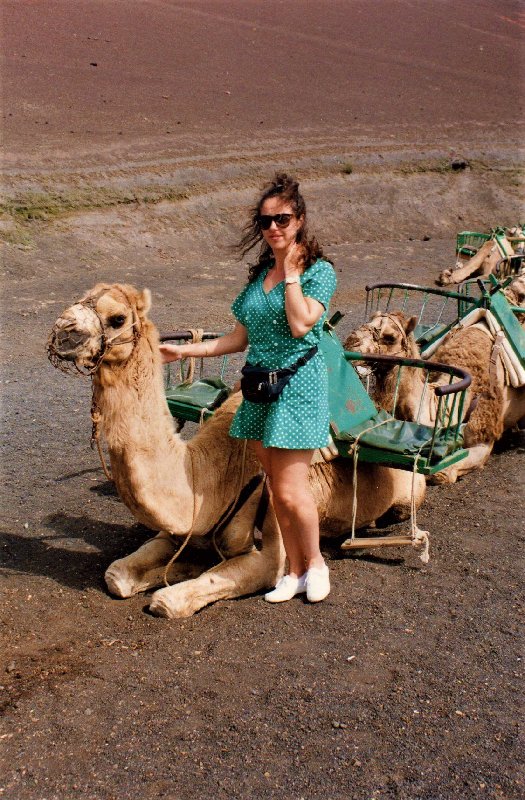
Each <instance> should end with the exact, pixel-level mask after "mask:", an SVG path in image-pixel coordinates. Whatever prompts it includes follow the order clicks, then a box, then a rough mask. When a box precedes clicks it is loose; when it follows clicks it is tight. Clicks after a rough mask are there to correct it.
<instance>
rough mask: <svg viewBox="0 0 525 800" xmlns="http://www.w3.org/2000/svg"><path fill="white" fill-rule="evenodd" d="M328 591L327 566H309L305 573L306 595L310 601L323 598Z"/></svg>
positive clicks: (316, 601) (317, 600)
mask: <svg viewBox="0 0 525 800" xmlns="http://www.w3.org/2000/svg"><path fill="white" fill-rule="evenodd" d="M329 593H330V578H329V572H328V567H327V566H326V564H323V566H322V567H310V569H309V570H308V572H307V573H306V597H307V599H308V600H309V601H310V603H318V602H319V601H320V600H324V599H325V597H327V596H328V594H329Z"/></svg>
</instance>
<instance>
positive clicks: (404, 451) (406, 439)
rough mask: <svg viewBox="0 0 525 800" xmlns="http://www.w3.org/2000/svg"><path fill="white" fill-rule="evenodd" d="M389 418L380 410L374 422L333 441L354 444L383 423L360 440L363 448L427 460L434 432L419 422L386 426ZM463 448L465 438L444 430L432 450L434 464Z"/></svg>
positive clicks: (392, 421)
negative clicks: (337, 440)
mask: <svg viewBox="0 0 525 800" xmlns="http://www.w3.org/2000/svg"><path fill="white" fill-rule="evenodd" d="M389 416H390V414H387V412H386V411H383V410H381V411H379V412H378V414H377V416H376V417H374V419H371V420H367V421H365V422H362V423H360V424H359V425H355V426H353V427H352V428H351V429H350V430H346V431H339V432H338V434H337V437H335V436H334V438H337V439H340V440H342V441H345V442H351V443H352V442H355V440H356V439H357V437H358V436H359V434H361V433H362V432H363V431H364V430H366V429H367V428H370V427H371V426H372V425H376V424H377V423H379V422H383V424H382V425H381V426H380V427H378V428H374V429H373V430H370V431H367V432H366V433H364V434H363V435H362V436H360V438H359V444H360V445H363V447H372V448H376V449H378V450H382V451H386V452H389V453H398V454H400V455H408V456H415V455H417V454H418V453H419V454H420V455H421V456H423V457H424V458H428V457H429V456H430V443H431V441H432V435H433V432H434V429H433V428H430V427H429V426H428V425H420V424H419V423H417V422H406V421H404V420H397V419H395V420H389V421H388V422H384V420H387V419H388V417H389ZM462 444H463V437H462V435H461V434H459V435H458V437H457V438H456V439H455V438H454V435H453V432H452V431H448V432H446V431H445V430H443V431H441V432H438V434H437V435H436V438H435V440H434V447H433V448H432V454H431V461H432V462H435V461H439V460H441V459H443V458H445V456H447V455H449V454H450V453H453V452H454V451H455V450H457V449H459V448H460V447H461V446H462Z"/></svg>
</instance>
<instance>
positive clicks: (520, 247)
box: [436, 227, 525, 286]
mask: <svg viewBox="0 0 525 800" xmlns="http://www.w3.org/2000/svg"><path fill="white" fill-rule="evenodd" d="M524 248H525V239H524V238H523V231H522V229H521V228H519V227H515V228H509V229H508V230H506V231H505V234H504V235H501V236H498V238H497V239H496V238H495V237H494V236H493V237H492V238H491V239H488V240H487V241H486V242H485V243H484V244H483V245H482V246H481V247H480V248H479V250H478V252H477V253H476V254H475V255H474V256H472V257H471V258H469V259H468V261H467V262H466V263H465V262H464V261H463V260H461V258H459V259H458V261H457V262H456V267H455V269H445V270H443V271H442V272H441V273H440V274H439V276H438V278H437V280H436V283H437V285H438V286H448V285H449V284H451V283H461V282H462V281H466V280H467V279H468V278H473V277H480V278H486V277H487V275H490V274H491V273H495V272H496V267H497V265H498V264H499V262H500V261H501V259H510V257H511V256H514V255H523V252H524Z"/></svg>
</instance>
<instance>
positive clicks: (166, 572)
mask: <svg viewBox="0 0 525 800" xmlns="http://www.w3.org/2000/svg"><path fill="white" fill-rule="evenodd" d="M247 444H248V441H247V439H244V442H243V449H242V468H241V479H240V481H239V489H238V491H237V496H236V498H235V501H234V503H233V505H235V504H236V503H237V501H238V499H239V497H240V494H241V491H242V487H243V485H244V474H245V467H246V446H247ZM188 453H189V456H190V464H191V482H192V485H193V516H192V521H191V527H190V529H189V531H188V533H187V534H186V537H185V539H184V541H183V543H182V544H181V546H180V547H179V549H178V550H177V551H176V552H175V553H174V554H173V556H172V557H171V558H170V560H169V561H168V563H167V564H166V566H165V568H164V575H163V581H164V586H170V585H171V584H170V583H169V581H168V570H169V569H170V567H171V566H172V564H173V563H174V561H176V560H177V558H178V557H179V556H180V554H181V553H182V551H183V550H184V548H185V547H186V545H187V544H188V542H189V540H190V539H191V537H192V535H193V528H194V526H195V519H196V509H197V498H196V492H195V481H194V475H195V473H194V468H193V458H192V455H191V449H190V448H188ZM171 535H172V534H171ZM212 544H213V547H214V548H215V551H216V552H217V554H218V555H219V558H220V559H221V563H222V562H224V561H226V556H224V555H223V554H222V552H221V550H220V548H219V545H218V544H217V542H216V540H215V530H214V531H213V536H212ZM220 566H221V564H216V565H215V566H214V567H211V568H210V569H208V570H206V571H207V572H212V571H213V570H214V569H217V568H218V567H220Z"/></svg>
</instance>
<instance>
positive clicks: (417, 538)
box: [350, 417, 430, 564]
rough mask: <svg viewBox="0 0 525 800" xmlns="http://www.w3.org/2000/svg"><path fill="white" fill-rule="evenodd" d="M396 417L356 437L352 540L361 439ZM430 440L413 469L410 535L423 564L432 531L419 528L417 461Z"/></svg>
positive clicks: (425, 561) (379, 423)
mask: <svg viewBox="0 0 525 800" xmlns="http://www.w3.org/2000/svg"><path fill="white" fill-rule="evenodd" d="M393 419H395V417H388V418H387V419H384V420H381V422H377V423H376V424H375V425H371V426H370V427H369V428H365V430H364V431H361V433H359V434H358V435H357V437H356V439H355V442H354V443H353V445H352V448H351V449H352V455H353V468H354V469H353V479H352V482H353V497H352V532H351V536H350V538H351V540H352V541H353V540H354V539H355V520H356V514H357V462H358V450H359V439H360V438H361V436H363V435H364V434H365V433H368V432H369V431H373V430H374V429H375V428H379V427H380V426H381V425H384V424H385V423H386V422H390V421H391V420H393ZM426 444H428V442H423V444H422V445H421V447H420V448H419V450H418V451H417V454H416V457H415V459H414V467H413V469H412V486H411V491H410V536H411V539H412V547H415V548H418V549H420V550H421V552H420V554H419V558H420V559H421V561H422V562H423V564H428V561H429V558H430V556H429V544H430V540H429V537H430V532H429V531H424V530H422V529H421V528H418V525H417V508H416V495H415V481H416V472H417V462H418V459H419V457H420V455H421V450H422V449H423V447H425V445H426Z"/></svg>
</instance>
